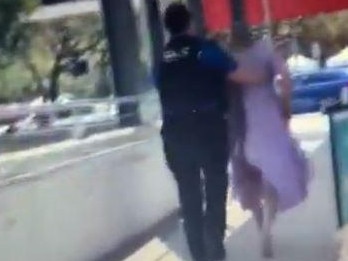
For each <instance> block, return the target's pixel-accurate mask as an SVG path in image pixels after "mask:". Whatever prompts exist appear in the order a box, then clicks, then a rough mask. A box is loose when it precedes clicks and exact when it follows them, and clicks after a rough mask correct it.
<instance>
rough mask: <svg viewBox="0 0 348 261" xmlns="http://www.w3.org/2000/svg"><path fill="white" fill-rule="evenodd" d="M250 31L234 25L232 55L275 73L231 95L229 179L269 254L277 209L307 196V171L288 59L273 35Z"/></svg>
mask: <svg viewBox="0 0 348 261" xmlns="http://www.w3.org/2000/svg"><path fill="white" fill-rule="evenodd" d="M249 32H250V31H249V30H248V28H247V27H246V26H245V25H243V24H238V25H236V26H235V27H234V30H233V33H232V35H233V36H232V38H233V42H234V45H233V47H234V51H235V52H234V53H233V55H234V57H237V61H239V62H243V63H248V61H249V60H250V61H252V62H255V61H257V62H258V63H259V65H262V66H263V67H264V68H267V70H268V71H269V73H270V76H271V77H269V79H270V80H269V82H268V83H266V84H262V85H243V86H240V89H239V90H240V91H239V95H236V93H233V95H231V101H232V102H231V104H233V105H234V107H233V108H231V112H230V117H229V121H230V123H231V124H230V130H229V132H230V134H231V137H234V139H232V140H231V145H230V148H231V163H232V164H231V165H232V173H231V183H232V192H233V195H234V196H235V197H236V198H237V199H238V200H239V201H240V203H241V206H242V207H243V208H244V209H247V210H250V211H252V212H253V214H254V217H255V219H256V221H257V224H258V226H259V229H260V232H261V250H262V255H263V256H264V257H268V258H270V257H273V247H272V226H273V224H274V221H275V219H276V216H277V213H279V212H284V211H286V210H289V209H292V208H294V207H296V206H297V205H299V204H300V203H301V202H303V201H304V200H305V198H306V197H307V194H308V191H307V187H308V186H307V184H308V180H309V173H308V168H307V162H306V159H305V157H304V156H303V154H302V153H301V151H300V150H299V147H298V146H297V144H296V142H294V140H293V139H292V137H291V135H290V132H289V128H288V121H289V119H290V115H291V108H290V99H291V98H290V97H291V81H290V77H289V73H288V71H287V68H286V64H285V62H284V61H283V60H282V58H281V56H280V55H279V54H278V53H277V52H276V51H275V50H274V48H273V46H272V44H271V41H267V40H259V41H255V42H254V41H253V40H252V37H251V35H250V33H249ZM276 86H277V88H276ZM236 99H239V101H240V104H239V106H236V104H238V103H237V101H236ZM237 116H238V117H237ZM236 121H238V122H239V124H236ZM236 126H237V127H236Z"/></svg>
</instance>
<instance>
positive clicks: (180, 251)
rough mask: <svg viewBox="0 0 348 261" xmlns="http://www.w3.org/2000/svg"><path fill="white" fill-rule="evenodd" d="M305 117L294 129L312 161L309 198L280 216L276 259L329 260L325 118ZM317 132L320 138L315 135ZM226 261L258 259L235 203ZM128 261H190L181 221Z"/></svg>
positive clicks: (331, 220) (251, 231) (250, 226)
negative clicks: (310, 118)
mask: <svg viewBox="0 0 348 261" xmlns="http://www.w3.org/2000/svg"><path fill="white" fill-rule="evenodd" d="M308 119H309V118H307V117H303V118H299V119H295V120H294V121H293V122H292V128H293V130H294V132H295V134H296V137H298V138H299V139H300V141H301V146H302V147H303V148H304V149H305V151H306V153H307V156H308V158H310V161H311V164H312V167H313V172H314V173H315V176H314V178H313V181H312V184H311V189H310V191H311V192H310V196H309V198H308V200H307V201H306V202H305V203H303V204H302V205H301V206H299V207H297V208H296V209H294V210H292V211H290V212H288V213H285V214H282V215H280V216H279V220H278V222H277V225H276V228H275V231H274V239H275V252H276V253H275V254H276V257H275V259H274V260H276V261H333V260H334V236H335V231H336V216H335V213H336V209H335V201H334V188H333V187H334V186H333V181H332V167H331V156H330V144H329V140H328V128H327V120H326V119H325V118H323V117H316V116H315V117H314V118H313V119H314V120H313V121H312V122H311V121H308ZM319 134H320V135H319ZM228 228H229V229H228V237H227V241H226V246H227V248H228V258H227V260H233V261H260V260H262V258H261V257H260V251H259V240H258V234H257V230H256V224H255V223H254V221H253V220H252V219H251V216H250V214H249V213H247V212H243V211H242V210H241V209H240V208H239V206H238V204H237V203H236V202H233V201H232V200H231V201H230V203H229V205H228ZM126 260H127V261H189V260H190V258H189V255H188V251H187V247H186V244H185V239H184V235H183V231H182V226H181V222H180V221H176V222H175V223H174V224H173V226H172V227H170V228H168V230H167V231H166V232H164V233H163V234H158V235H157V236H156V237H154V238H153V240H151V241H150V242H148V243H147V244H146V245H144V246H143V247H142V248H141V249H139V250H138V251H137V252H136V253H133V254H132V255H131V256H129V257H128V258H127V259H126Z"/></svg>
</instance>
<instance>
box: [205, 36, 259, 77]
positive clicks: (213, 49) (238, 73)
mask: <svg viewBox="0 0 348 261" xmlns="http://www.w3.org/2000/svg"><path fill="white" fill-rule="evenodd" d="M200 58H201V62H202V63H203V64H204V65H206V66H208V67H210V68H213V69H215V70H219V71H221V72H222V73H223V74H225V75H226V76H227V79H228V80H231V81H233V82H237V83H240V84H260V83H263V82H265V80H266V79H265V78H266V73H265V72H264V71H265V69H264V68H258V66H256V65H254V64H253V63H248V62H246V61H240V62H238V64H237V61H236V60H235V59H234V58H233V57H232V56H230V55H228V54H227V53H226V52H225V51H224V50H222V49H221V48H220V47H219V46H218V45H217V44H215V43H213V42H209V43H207V44H206V45H205V46H204V47H203V48H202V52H201V55H200Z"/></svg>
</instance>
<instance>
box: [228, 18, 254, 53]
mask: <svg viewBox="0 0 348 261" xmlns="http://www.w3.org/2000/svg"><path fill="white" fill-rule="evenodd" d="M232 42H233V45H234V46H233V47H235V48H237V49H240V48H248V47H250V46H251V45H252V44H253V38H252V35H251V32H250V28H249V26H248V25H247V24H245V23H243V22H237V23H235V24H234V25H233V29H232Z"/></svg>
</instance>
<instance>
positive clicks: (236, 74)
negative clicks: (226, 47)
mask: <svg viewBox="0 0 348 261" xmlns="http://www.w3.org/2000/svg"><path fill="white" fill-rule="evenodd" d="M266 75H267V74H266V72H265V69H264V68H260V67H258V66H254V65H247V64H243V63H239V64H238V66H237V68H235V69H234V70H232V71H230V72H229V73H228V74H227V78H228V80H230V81H233V82H237V83H240V84H242V85H253V84H262V83H264V82H266V80H267V77H266Z"/></svg>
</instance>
